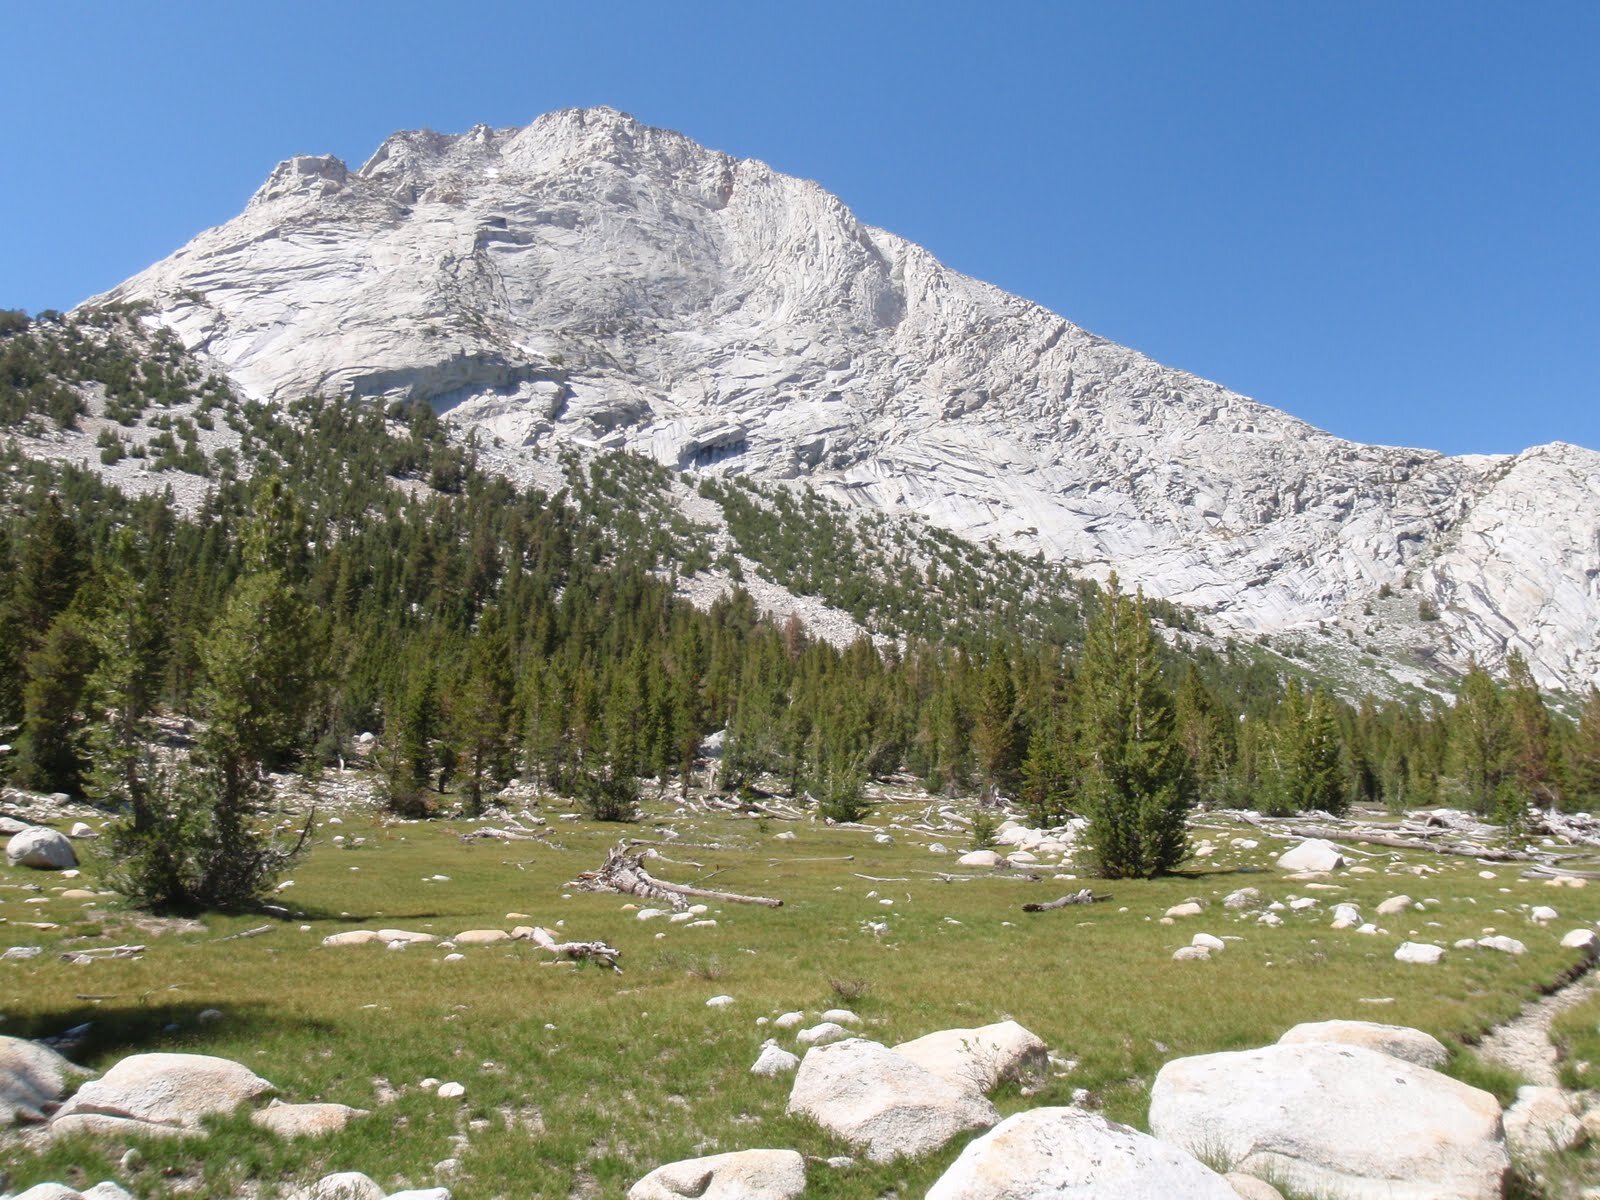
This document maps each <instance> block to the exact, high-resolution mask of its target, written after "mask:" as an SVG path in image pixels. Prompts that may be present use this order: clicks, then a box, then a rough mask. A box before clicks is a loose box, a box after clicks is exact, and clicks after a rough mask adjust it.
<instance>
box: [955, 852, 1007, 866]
mask: <svg viewBox="0 0 1600 1200" xmlns="http://www.w3.org/2000/svg"><path fill="white" fill-rule="evenodd" d="M1004 861H1005V860H1004V859H1002V858H1001V857H1000V856H999V855H998V854H996V853H995V852H994V851H993V850H969V851H967V853H965V854H963V855H962V856H961V857H960V858H958V859H956V866H958V867H998V866H999V865H1000V864H1001V863H1002V862H1004Z"/></svg>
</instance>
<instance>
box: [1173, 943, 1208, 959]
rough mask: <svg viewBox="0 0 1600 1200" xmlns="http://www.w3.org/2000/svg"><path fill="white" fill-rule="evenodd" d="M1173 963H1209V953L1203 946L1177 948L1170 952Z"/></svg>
mask: <svg viewBox="0 0 1600 1200" xmlns="http://www.w3.org/2000/svg"><path fill="white" fill-rule="evenodd" d="M1172 959H1173V961H1174V962H1209V961H1211V951H1209V950H1207V949H1206V948H1205V947H1204V946H1179V947H1178V948H1177V949H1176V950H1174V951H1173V952H1172Z"/></svg>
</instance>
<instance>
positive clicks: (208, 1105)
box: [50, 1054, 273, 1134]
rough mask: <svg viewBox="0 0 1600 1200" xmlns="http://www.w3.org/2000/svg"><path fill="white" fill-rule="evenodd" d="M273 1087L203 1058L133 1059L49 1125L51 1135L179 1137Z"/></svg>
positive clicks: (244, 1070) (243, 1070)
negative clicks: (154, 1135) (158, 1135)
mask: <svg viewBox="0 0 1600 1200" xmlns="http://www.w3.org/2000/svg"><path fill="white" fill-rule="evenodd" d="M272 1090H273V1087H272V1085H271V1084H270V1083H268V1082H267V1081H266V1080H265V1079H262V1078H260V1077H259V1076H257V1075H256V1074H255V1073H254V1072H252V1071H251V1070H250V1069H249V1068H248V1067H244V1066H241V1065H240V1064H239V1063H236V1062H232V1061H231V1060H229V1059H226V1058H214V1057H212V1056H211V1055H209V1054H135V1055H132V1056H130V1057H128V1058H125V1059H123V1060H122V1061H121V1062H119V1063H118V1064H117V1065H116V1066H114V1067H112V1068H111V1069H110V1070H109V1071H107V1072H106V1073H105V1075H103V1076H102V1077H101V1078H99V1079H97V1080H94V1081H92V1082H90V1083H86V1084H84V1085H83V1086H82V1087H81V1088H79V1089H78V1091H77V1094H76V1095H74V1096H73V1097H72V1099H70V1100H68V1101H67V1102H66V1103H65V1104H64V1105H62V1106H61V1109H60V1111H59V1112H57V1113H56V1115H55V1117H54V1119H52V1120H51V1122H50V1130H51V1132H52V1133H54V1134H66V1133H76V1132H80V1131H82V1132H89V1133H105V1134H117V1133H122V1132H127V1133H130V1134H132V1133H180V1132H192V1131H194V1130H197V1129H199V1128H200V1122H201V1119H202V1118H204V1117H209V1116H212V1115H219V1114H224V1113H231V1112H233V1111H234V1109H236V1108H238V1107H239V1106H240V1105H242V1104H247V1103H249V1102H250V1101H252V1100H254V1099H257V1098H258V1097H260V1096H264V1095H266V1094H267V1093H269V1092H271V1091H272Z"/></svg>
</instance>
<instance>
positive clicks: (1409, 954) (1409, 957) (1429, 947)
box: [1394, 942, 1444, 965]
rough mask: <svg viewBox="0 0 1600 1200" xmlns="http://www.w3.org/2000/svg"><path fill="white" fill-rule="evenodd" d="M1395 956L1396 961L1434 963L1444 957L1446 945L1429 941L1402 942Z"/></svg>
mask: <svg viewBox="0 0 1600 1200" xmlns="http://www.w3.org/2000/svg"><path fill="white" fill-rule="evenodd" d="M1394 957H1395V961H1396V962H1403V963H1423V964H1426V965H1432V964H1434V963H1437V962H1438V961H1439V960H1440V959H1442V958H1443V957H1444V947H1443V946H1435V945H1433V944H1431V943H1429V942H1401V943H1400V947H1399V949H1397V950H1396V951H1395V952H1394Z"/></svg>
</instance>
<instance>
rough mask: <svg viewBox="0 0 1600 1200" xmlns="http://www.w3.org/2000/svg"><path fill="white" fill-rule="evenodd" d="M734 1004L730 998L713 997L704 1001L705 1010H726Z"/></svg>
mask: <svg viewBox="0 0 1600 1200" xmlns="http://www.w3.org/2000/svg"><path fill="white" fill-rule="evenodd" d="M733 1002H734V1000H733V997H732V996H713V997H711V999H709V1000H707V1001H706V1007H707V1008H727V1007H728V1006H729V1005H730V1004H732V1003H733Z"/></svg>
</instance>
